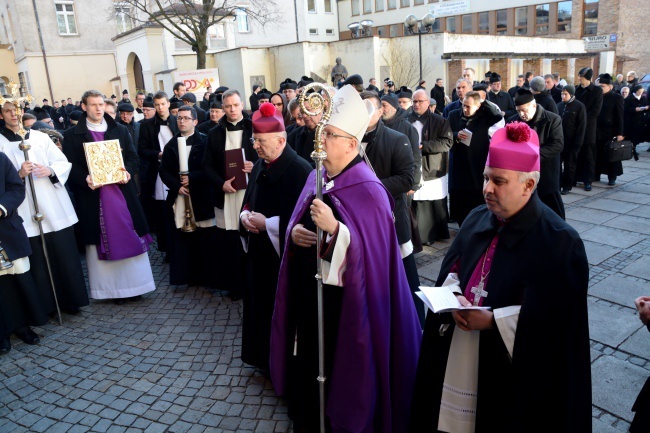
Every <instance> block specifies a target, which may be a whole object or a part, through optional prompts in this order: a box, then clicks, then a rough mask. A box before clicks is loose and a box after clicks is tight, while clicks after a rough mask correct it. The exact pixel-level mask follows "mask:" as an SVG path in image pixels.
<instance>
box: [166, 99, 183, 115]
mask: <svg viewBox="0 0 650 433" xmlns="http://www.w3.org/2000/svg"><path fill="white" fill-rule="evenodd" d="M183 105H185V104H184V103H183V101H176V102H170V103H169V112H170V113H171V114H172V116H177V115H178V109H179V108H181V107H182V106H183Z"/></svg>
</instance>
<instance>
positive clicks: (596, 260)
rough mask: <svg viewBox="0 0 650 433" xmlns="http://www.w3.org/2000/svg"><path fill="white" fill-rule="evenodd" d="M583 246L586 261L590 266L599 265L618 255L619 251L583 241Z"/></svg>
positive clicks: (607, 246)
mask: <svg viewBox="0 0 650 433" xmlns="http://www.w3.org/2000/svg"><path fill="white" fill-rule="evenodd" d="M583 242H584V244H585V251H586V253H587V261H588V262H589V264H590V265H599V264H600V263H602V262H604V261H605V260H607V259H609V258H610V257H612V256H615V255H616V254H618V253H620V252H621V250H620V249H618V248H613V247H611V246H609V245H602V244H600V243H595V242H590V241H587V240H583Z"/></svg>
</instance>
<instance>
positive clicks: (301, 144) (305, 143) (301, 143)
mask: <svg viewBox="0 0 650 433" xmlns="http://www.w3.org/2000/svg"><path fill="white" fill-rule="evenodd" d="M315 134H316V129H314V130H313V131H310V130H309V129H307V127H306V126H304V125H303V126H298V127H296V128H294V129H292V130H291V132H290V133H289V137H288V138H287V144H288V145H289V147H291V148H292V149H293V150H295V151H296V153H297V154H298V156H300V157H302V158H303V159H304V160H305V161H307V162H308V163H309V164H311V166H312V167H316V162H314V160H313V159H311V153H312V152H313V151H314V136H315Z"/></svg>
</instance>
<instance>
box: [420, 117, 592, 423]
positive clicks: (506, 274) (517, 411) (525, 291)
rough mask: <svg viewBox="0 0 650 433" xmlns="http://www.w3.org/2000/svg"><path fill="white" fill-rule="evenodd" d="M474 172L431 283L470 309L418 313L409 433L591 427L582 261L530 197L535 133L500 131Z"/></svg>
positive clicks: (521, 126)
mask: <svg viewBox="0 0 650 433" xmlns="http://www.w3.org/2000/svg"><path fill="white" fill-rule="evenodd" d="M483 176H484V182H483V196H484V199H485V205H483V206H479V207H477V208H475V209H474V210H473V211H472V212H471V213H470V214H469V215H468V217H467V219H466V220H465V221H464V223H463V225H462V227H461V229H460V231H459V232H458V235H457V236H456V238H455V239H454V242H453V244H452V245H451V247H450V248H449V251H448V252H447V255H446V256H445V259H444V261H443V263H442V267H441V271H440V274H439V276H438V280H437V285H438V286H444V287H448V288H449V290H450V291H452V292H453V293H454V294H456V296H457V298H458V300H459V302H460V304H461V305H463V306H465V307H469V308H467V309H462V310H458V311H455V312H452V313H441V314H434V313H433V312H429V314H428V315H427V321H426V325H425V329H424V335H423V340H422V349H421V352H420V359H419V365H418V377H417V380H416V384H417V385H416V391H415V398H414V407H413V408H412V411H411V424H410V431H411V432H422V431H442V432H454V433H456V432H460V433H475V432H476V433H478V432H491V431H500V432H540V433H541V432H548V431H558V430H560V431H566V432H568V431H571V432H581V433H589V432H591V365H590V359H589V327H588V326H589V325H588V320H587V285H588V281H589V267H588V264H587V256H586V254H585V248H584V245H583V243H582V240H581V239H580V236H579V235H578V233H577V232H576V231H575V230H574V229H573V228H572V227H571V226H569V225H568V224H567V223H566V222H565V221H564V220H563V219H562V218H560V217H559V216H558V215H557V214H556V213H555V212H554V211H553V210H551V208H549V207H548V206H546V205H545V204H544V203H542V202H541V201H540V199H539V197H538V193H537V190H536V189H537V184H538V182H539V178H540V146H539V140H538V136H537V133H536V132H535V131H533V130H532V129H531V128H530V127H529V126H528V125H527V124H525V123H522V122H514V123H510V124H507V125H506V127H505V128H502V129H500V130H498V131H497V132H496V133H495V134H494V136H493V137H492V140H491V143H490V149H489V155H488V158H487V162H486V164H485V170H484V172H483ZM486 307H487V308H486ZM479 308H481V309H479Z"/></svg>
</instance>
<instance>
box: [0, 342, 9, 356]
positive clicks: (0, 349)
mask: <svg viewBox="0 0 650 433" xmlns="http://www.w3.org/2000/svg"><path fill="white" fill-rule="evenodd" d="M9 351H11V340H9V338H3V339H2V340H0V355H4V354H5V353H9Z"/></svg>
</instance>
